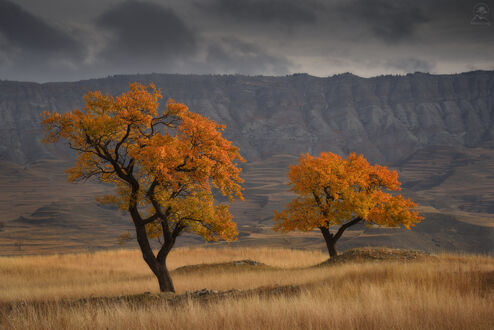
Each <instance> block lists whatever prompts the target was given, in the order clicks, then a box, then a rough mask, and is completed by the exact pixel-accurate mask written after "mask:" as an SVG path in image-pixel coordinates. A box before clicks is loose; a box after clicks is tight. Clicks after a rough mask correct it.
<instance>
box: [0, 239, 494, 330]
mask: <svg viewBox="0 0 494 330" xmlns="http://www.w3.org/2000/svg"><path fill="white" fill-rule="evenodd" d="M376 251H377V250H376ZM371 253H374V252H373V250H371ZM243 259H251V260H256V261H258V262H261V263H263V265H259V266H252V265H248V264H243V265H238V266H235V264H233V263H231V262H232V261H235V260H243ZM325 259H327V257H326V254H325V253H323V252H321V251H318V250H313V251H311V250H306V251H302V250H289V249H275V248H230V249H226V248H225V249H206V248H182V249H176V250H175V251H173V252H172V254H171V255H170V257H169V262H168V265H169V268H170V269H172V270H175V269H177V268H179V267H183V266H187V265H197V264H201V263H207V264H217V265H214V266H201V267H185V268H181V269H178V270H175V271H173V272H172V277H173V279H174V282H175V287H176V289H177V296H176V298H171V297H169V296H159V295H156V294H154V293H157V291H158V287H157V283H156V281H155V279H154V277H153V275H152V274H151V272H150V271H149V270H148V269H147V267H146V265H145V264H144V262H143V261H142V258H141V256H140V254H139V252H138V251H132V250H117V251H105V252H95V253H86V254H66V255H49V256H24V257H2V258H0V328H5V329H57V328H63V329H95V328H104V329H139V328H149V329H177V328H185V329H210V328H211V329H212V328H232V329H238V328H243V329H266V328H271V329H291V328H304V329H324V328H337V329H349V328H355V329H384V328H392V329H492V328H494V313H493V311H494V259H492V258H490V257H485V256H458V255H438V256H430V257H421V258H416V259H410V260H398V261H392V260H387V259H386V258H384V259H383V260H380V261H374V262H371V261H368V260H366V259H365V258H360V259H358V258H357V259H351V258H347V259H344V258H343V260H344V261H346V262H341V263H333V264H329V265H325V266H318V267H313V266H314V265H317V264H319V263H321V262H322V261H324V260H325ZM228 262H230V263H228ZM221 263H224V264H221ZM203 288H208V289H210V290H215V291H210V292H213V293H211V294H207V295H205V296H195V295H194V294H192V295H190V294H186V291H189V292H194V291H197V290H200V289H203ZM287 288H290V289H287ZM232 289H235V292H236V294H227V293H225V292H226V291H229V290H232ZM146 291H149V292H151V293H152V294H145V295H143V292H146ZM216 291H217V292H216ZM223 293H225V294H223ZM91 297H94V298H91ZM104 297H116V298H104Z"/></svg>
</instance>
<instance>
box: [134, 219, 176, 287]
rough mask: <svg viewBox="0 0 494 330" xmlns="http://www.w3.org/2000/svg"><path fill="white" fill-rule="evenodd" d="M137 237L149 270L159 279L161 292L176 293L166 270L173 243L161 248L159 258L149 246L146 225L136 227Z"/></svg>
mask: <svg viewBox="0 0 494 330" xmlns="http://www.w3.org/2000/svg"><path fill="white" fill-rule="evenodd" d="M135 228H136V236H137V242H138V243H139V247H140V249H141V252H142V257H143V259H144V261H145V262H146V264H147V265H148V266H149V268H150V269H151V270H152V271H153V274H154V275H155V276H156V278H157V279H158V284H159V286H160V291H161V292H175V288H174V286H173V281H172V278H171V276H170V273H169V272H168V269H167V268H166V257H167V256H168V253H169V252H170V250H171V248H172V247H173V243H174V241H175V240H173V241H172V242H169V244H168V245H165V246H163V247H162V248H161V250H160V253H159V254H158V257H156V256H155V255H154V252H153V250H152V249H151V245H150V244H149V239H148V237H147V234H146V227H145V226H144V225H136V226H135Z"/></svg>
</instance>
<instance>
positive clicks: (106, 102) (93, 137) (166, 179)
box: [42, 83, 244, 291]
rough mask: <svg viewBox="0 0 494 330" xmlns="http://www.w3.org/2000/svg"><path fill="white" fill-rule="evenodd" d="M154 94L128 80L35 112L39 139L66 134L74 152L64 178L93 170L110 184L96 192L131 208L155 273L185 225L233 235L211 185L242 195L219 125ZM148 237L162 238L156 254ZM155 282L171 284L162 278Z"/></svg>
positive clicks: (210, 236) (232, 153)
mask: <svg viewBox="0 0 494 330" xmlns="http://www.w3.org/2000/svg"><path fill="white" fill-rule="evenodd" d="M161 98H162V95H161V92H160V91H159V90H158V89H157V88H156V87H155V86H154V84H149V85H148V86H145V85H142V84H139V83H133V84H131V85H130V90H129V91H128V92H127V93H123V94H121V95H119V96H116V97H113V96H110V95H103V94H102V93H101V92H99V91H95V92H89V93H88V94H87V95H85V96H84V99H85V101H86V106H85V107H84V109H83V110H78V109H76V110H74V111H71V112H67V113H65V114H59V113H56V112H54V113H50V112H44V113H43V114H42V116H43V121H42V123H43V125H44V127H45V130H46V132H47V133H46V136H45V138H44V141H45V142H47V143H54V142H57V141H59V140H60V139H65V140H66V141H67V142H68V144H69V147H70V148H72V149H74V150H76V152H77V159H76V161H75V164H74V166H73V167H72V168H70V169H69V170H68V171H67V172H68V175H69V181H78V180H87V179H90V178H97V179H99V180H100V181H102V182H104V183H109V184H113V185H115V186H116V188H117V189H116V191H115V193H114V194H110V195H106V196H99V197H98V200H99V201H100V202H101V203H111V204H114V205H117V206H118V207H119V208H120V209H122V210H127V211H129V212H130V215H131V217H132V221H133V223H134V225H135V227H136V235H137V240H138V242H139V245H140V247H141V250H142V252H143V256H144V259H145V260H146V262H147V263H148V265H149V266H150V268H151V269H152V270H153V272H154V273H155V274H157V276H158V274H159V273H160V272H163V268H164V271H166V263H165V262H166V256H167V254H168V252H169V251H170V249H171V248H172V247H173V245H174V243H175V239H176V238H177V236H179V235H180V233H182V232H184V231H186V232H192V233H196V234H198V235H200V236H202V237H203V238H204V239H206V240H218V239H224V240H232V239H234V238H235V236H236V235H237V230H236V225H235V223H234V222H233V220H232V215H231V214H230V212H229V210H228V205H227V204H218V203H215V200H214V196H213V191H214V190H217V191H218V192H220V193H221V194H223V195H224V196H227V197H228V198H229V199H230V200H233V199H234V198H240V199H242V198H243V197H242V192H241V191H242V187H241V184H242V183H243V180H242V179H241V178H240V172H241V169H240V168H239V167H238V162H239V161H244V160H243V158H242V157H241V156H240V154H239V148H237V147H235V146H234V145H233V144H232V143H231V142H230V141H228V140H226V139H225V138H223V137H222V131H223V129H224V126H222V125H219V124H217V123H216V122H214V121H212V120H209V119H208V118H205V117H203V116H201V115H199V114H196V113H193V112H191V111H189V110H188V108H187V107H186V106H185V105H184V104H181V103H177V102H175V101H174V100H172V99H170V100H168V102H167V103H166V107H165V108H164V109H163V110H160V109H159V100H160V99H161ZM148 238H160V241H162V246H161V249H160V250H159V252H158V254H157V255H156V256H155V255H154V254H153V251H152V250H151V248H150V244H149V241H148ZM163 265H164V266H163ZM158 279H159V277H158ZM170 285H171V280H170ZM160 288H161V289H162V290H163V291H164V290H171V291H173V286H171V287H170V286H168V287H166V285H164V286H163V287H162V285H161V282H160Z"/></svg>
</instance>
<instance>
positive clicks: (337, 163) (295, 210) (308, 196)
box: [274, 152, 423, 232]
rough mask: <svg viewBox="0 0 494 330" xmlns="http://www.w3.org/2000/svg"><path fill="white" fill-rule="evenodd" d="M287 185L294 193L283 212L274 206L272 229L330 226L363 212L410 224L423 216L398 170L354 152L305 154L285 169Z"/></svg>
mask: <svg viewBox="0 0 494 330" xmlns="http://www.w3.org/2000/svg"><path fill="white" fill-rule="evenodd" d="M288 177H289V182H290V185H291V190H292V191H293V192H295V193H297V194H298V197H296V198H294V199H293V200H292V201H290V203H289V204H288V205H287V207H286V208H285V210H284V211H283V212H276V211H275V227H274V229H275V230H280V231H284V232H288V231H293V230H299V231H310V230H313V229H315V228H321V227H323V228H329V227H331V226H334V225H342V224H344V223H345V222H346V221H349V220H351V219H355V218H362V219H363V220H364V221H366V222H367V223H374V224H378V225H382V226H391V227H394V226H399V225H403V226H404V227H406V228H408V229H410V227H411V226H413V225H414V223H417V222H419V221H421V220H422V219H423V218H422V217H421V216H419V215H418V213H417V212H416V211H412V209H413V208H414V207H415V206H416V204H415V203H413V202H412V201H410V200H409V199H405V198H404V197H403V196H402V195H396V194H395V195H393V194H392V193H391V192H392V191H398V190H400V189H401V188H400V182H399V181H398V174H397V173H396V171H389V170H388V169H387V168H386V167H383V166H379V165H370V164H369V163H368V162H367V160H366V159H365V158H364V157H363V156H362V155H359V156H357V155H356V154H355V153H351V154H350V155H348V158H346V159H344V158H342V157H340V156H338V155H336V154H334V153H330V152H323V153H321V154H320V155H319V157H312V156H311V155H309V154H305V155H304V154H303V155H301V156H300V158H299V159H298V164H296V165H292V166H290V170H289V173H288Z"/></svg>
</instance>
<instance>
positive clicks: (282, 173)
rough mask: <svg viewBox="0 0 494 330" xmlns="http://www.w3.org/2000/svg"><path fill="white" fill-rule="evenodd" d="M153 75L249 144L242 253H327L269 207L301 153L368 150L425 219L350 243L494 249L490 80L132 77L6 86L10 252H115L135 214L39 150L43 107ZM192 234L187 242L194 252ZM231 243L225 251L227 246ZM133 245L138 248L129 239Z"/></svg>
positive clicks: (1, 165) (0, 219)
mask: <svg viewBox="0 0 494 330" xmlns="http://www.w3.org/2000/svg"><path fill="white" fill-rule="evenodd" d="M132 81H141V82H149V81H154V82H155V83H156V84H157V86H158V87H159V88H161V89H162V90H163V93H164V96H165V99H166V97H169V96H171V97H173V98H174V99H176V100H177V101H180V102H184V103H186V104H187V105H188V106H189V107H190V108H191V110H192V111H196V112H199V113H202V114H204V115H207V116H208V117H210V118H212V119H214V120H217V121H219V122H221V123H223V124H225V125H226V126H227V129H226V130H225V135H226V136H227V137H228V138H229V139H232V140H233V141H234V143H235V144H236V145H238V146H240V147H241V152H242V154H243V155H244V156H245V157H246V158H247V159H248V162H247V163H245V164H242V167H243V168H244V172H243V178H244V179H245V181H246V184H245V187H246V191H245V197H246V199H245V201H243V202H235V203H234V204H233V205H232V211H233V213H234V215H235V218H236V221H237V222H238V225H239V229H240V237H239V241H238V242H236V243H234V244H237V245H252V244H263V245H271V246H292V247H319V248H322V247H324V244H323V241H322V239H321V235H320V233H318V232H311V233H290V234H279V233H273V231H272V230H271V227H272V214H273V210H274V209H276V210H281V209H282V208H283V206H284V205H285V203H286V202H287V201H288V200H289V199H290V198H291V197H292V194H291V193H290V191H289V190H288V189H289V187H287V185H286V182H287V181H286V172H287V171H288V166H289V164H291V163H293V162H295V161H296V159H297V157H298V156H299V154H300V153H301V152H310V153H312V154H317V153H318V152H320V151H332V152H337V153H340V154H345V153H347V152H350V151H356V152H361V153H363V154H364V155H365V156H366V157H367V158H368V159H370V160H371V161H372V162H379V163H381V164H385V165H388V166H390V167H391V168H394V169H397V170H398V171H399V173H400V178H401V180H402V182H403V193H404V194H405V195H406V196H408V197H410V198H412V199H413V200H415V201H417V202H418V203H419V204H420V205H421V208H420V211H421V212H422V213H423V214H425V215H426V220H425V221H424V223H422V224H419V225H418V226H417V227H416V228H414V229H413V230H412V231H407V230H404V229H377V228H367V227H365V226H361V227H357V228H352V230H349V231H348V232H347V233H346V234H345V236H344V237H343V238H342V241H341V242H340V244H339V245H340V248H342V249H345V248H350V247H355V246H366V245H389V246H395V247H401V248H415V249H424V250H429V251H438V250H452V251H469V252H488V253H494V244H492V238H493V237H492V235H493V234H492V230H493V228H494V147H493V146H494V142H493V141H494V140H493V134H494V133H493V132H494V72H486V71H477V72H470V73H464V74H458V75H429V74H422V73H416V74H410V75H406V76H382V77H375V78H360V77H357V76H353V75H350V74H344V75H338V76H334V77H328V78H316V77H311V76H308V75H292V76H286V77H245V76H208V75H204V76H200V75H158V74H153V75H132V76H115V77H108V78H105V79H95V80H87V81H81V82H74V83H47V84H35V83H21V82H9V81H0V119H1V120H0V210H1V211H0V247H1V249H2V254H26V253H28V254H29V253H44V252H49V251H75V250H81V249H93V248H94V249H95V248H106V247H112V246H119V245H118V244H119V239H118V236H119V235H120V234H122V233H124V232H127V231H130V232H131V231H132V227H131V226H130V224H129V219H128V217H127V216H126V215H125V214H120V213H119V212H117V211H116V210H113V209H111V208H104V207H101V206H98V205H97V204H96V203H95V201H94V196H95V195H97V194H99V193H102V192H104V191H108V189H111V187H108V186H103V185H100V184H97V183H95V182H85V183H78V184H69V183H67V182H66V179H65V174H64V170H65V169H66V168H67V167H69V166H70V164H71V159H72V157H73V155H72V154H71V153H70V152H69V151H68V150H67V149H68V148H66V147H65V146H64V145H63V144H62V143H60V144H58V145H56V146H52V145H48V146H47V145H43V144H41V143H40V137H41V134H42V131H41V127H40V116H39V114H40V112H41V111H43V110H53V111H60V112H64V111H68V110H71V109H73V108H76V107H82V106H83V103H82V95H83V94H84V93H86V92H87V91H89V90H102V91H104V92H108V93H111V94H119V93H121V92H122V91H124V90H126V89H127V88H128V83H129V82H132ZM197 243H201V240H200V239H197V238H195V237H192V236H184V237H181V238H180V241H179V244H182V245H183V244H197ZM218 244H220V245H221V244H222V243H218ZM124 246H134V245H133V243H132V242H128V243H125V244H124Z"/></svg>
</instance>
